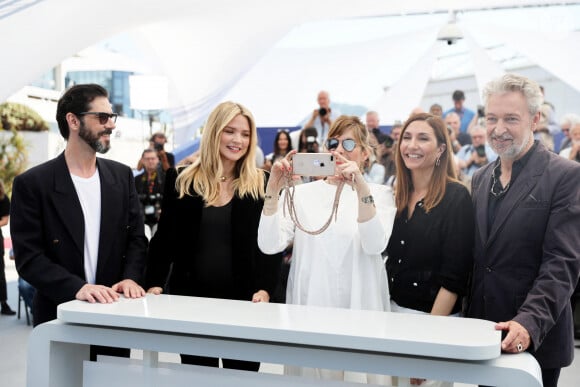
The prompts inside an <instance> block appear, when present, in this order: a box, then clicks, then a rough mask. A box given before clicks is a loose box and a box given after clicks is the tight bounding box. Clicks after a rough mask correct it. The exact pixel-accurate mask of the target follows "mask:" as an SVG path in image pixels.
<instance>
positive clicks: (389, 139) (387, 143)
mask: <svg viewBox="0 0 580 387" xmlns="http://www.w3.org/2000/svg"><path fill="white" fill-rule="evenodd" d="M394 143H395V140H393V138H392V137H391V136H387V137H386V138H385V141H383V144H385V147H387V148H392V147H393V144H394Z"/></svg>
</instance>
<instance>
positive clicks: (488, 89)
mask: <svg viewBox="0 0 580 387" xmlns="http://www.w3.org/2000/svg"><path fill="white" fill-rule="evenodd" d="M510 91H513V92H520V93H522V95H523V96H524V98H525V99H526V101H527V103H528V111H529V113H530V115H532V116H533V115H535V114H536V113H537V112H539V111H540V107H541V106H542V104H543V103H544V96H543V95H542V91H541V90H540V85H538V83H536V82H535V81H533V80H531V79H529V78H526V77H524V76H522V75H517V74H509V73H508V74H504V75H503V76H501V77H499V78H496V79H494V80H492V81H490V82H489V83H488V84H487V85H486V86H485V88H484V89H483V92H482V98H483V102H484V104H485V105H487V102H488V101H489V98H490V97H491V96H492V95H494V94H503V93H507V92H510Z"/></svg>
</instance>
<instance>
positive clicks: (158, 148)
mask: <svg viewBox="0 0 580 387" xmlns="http://www.w3.org/2000/svg"><path fill="white" fill-rule="evenodd" d="M153 149H155V150H156V151H157V152H159V151H162V150H163V144H158V143H153Z"/></svg>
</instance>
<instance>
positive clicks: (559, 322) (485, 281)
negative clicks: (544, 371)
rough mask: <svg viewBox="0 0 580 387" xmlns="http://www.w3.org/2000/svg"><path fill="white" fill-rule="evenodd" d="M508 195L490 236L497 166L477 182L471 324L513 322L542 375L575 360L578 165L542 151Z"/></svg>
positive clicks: (579, 229)
mask: <svg viewBox="0 0 580 387" xmlns="http://www.w3.org/2000/svg"><path fill="white" fill-rule="evenodd" d="M532 152H533V153H532V155H531V156H530V158H529V159H528V162H527V164H526V165H525V167H524V169H523V170H522V171H521V173H520V174H519V176H518V177H517V180H516V181H515V184H514V185H513V186H512V187H511V188H510V189H509V190H508V191H507V193H506V195H505V197H504V198H503V200H502V202H501V203H500V204H499V208H498V209H497V215H496V218H495V221H494V224H493V225H492V227H491V229H490V232H489V234H488V232H487V229H488V227H487V223H488V217H487V213H488V198H489V192H490V189H491V176H492V173H493V168H494V166H495V163H491V164H488V165H487V166H485V167H483V168H481V169H480V170H478V171H477V172H476V173H475V175H474V176H473V180H472V195H473V204H474V206H475V226H476V227H475V250H474V269H473V283H472V294H471V302H470V305H469V309H468V316H469V317H475V318H481V319H487V320H491V321H495V322H499V321H509V320H514V321H517V322H518V323H520V324H521V325H523V326H524V327H525V328H526V329H527V330H528V332H529V334H530V336H531V341H532V346H531V347H530V350H529V351H530V353H531V354H532V355H534V356H535V357H536V359H537V360H538V362H539V364H540V366H541V367H542V368H560V367H565V366H567V365H569V364H570V363H571V362H572V360H573V357H574V337H573V321H572V310H571V305H570V296H571V295H572V292H573V291H574V288H575V286H576V283H577V282H578V276H579V273H580V239H579V237H578V236H579V235H580V164H578V163H574V162H571V161H569V160H566V159H564V158H562V157H560V156H558V155H556V154H554V153H552V152H549V151H548V150H547V149H546V148H545V147H544V146H543V145H542V144H538V145H537V147H536V148H535V149H533V150H532Z"/></svg>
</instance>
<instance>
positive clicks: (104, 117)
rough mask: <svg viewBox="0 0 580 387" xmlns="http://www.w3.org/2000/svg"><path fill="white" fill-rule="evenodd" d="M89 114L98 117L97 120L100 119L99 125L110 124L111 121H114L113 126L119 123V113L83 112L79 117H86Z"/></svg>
mask: <svg viewBox="0 0 580 387" xmlns="http://www.w3.org/2000/svg"><path fill="white" fill-rule="evenodd" d="M87 114H92V115H94V116H97V118H98V119H99V123H100V124H101V125H105V124H106V123H107V122H109V120H112V121H113V124H114V123H115V122H117V116H118V114H117V113H104V112H82V113H79V114H77V115H79V116H86V115H87Z"/></svg>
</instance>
